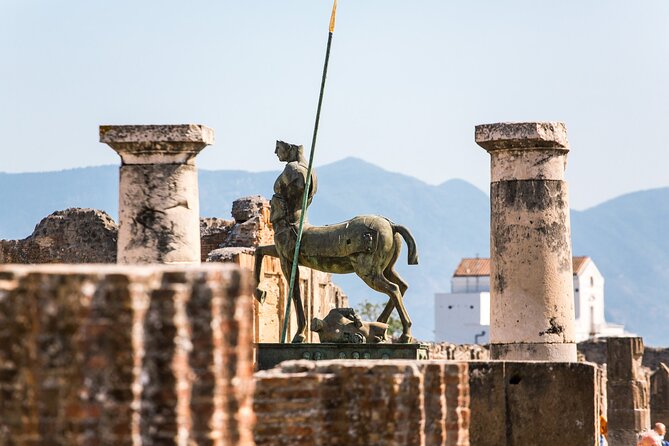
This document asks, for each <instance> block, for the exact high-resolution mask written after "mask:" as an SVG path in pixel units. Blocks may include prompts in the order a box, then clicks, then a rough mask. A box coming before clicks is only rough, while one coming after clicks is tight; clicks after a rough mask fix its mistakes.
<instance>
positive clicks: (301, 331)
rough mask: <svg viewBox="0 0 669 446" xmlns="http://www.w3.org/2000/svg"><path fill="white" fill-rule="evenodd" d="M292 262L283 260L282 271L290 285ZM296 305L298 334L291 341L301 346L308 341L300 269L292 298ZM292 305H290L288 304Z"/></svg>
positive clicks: (296, 272)
mask: <svg viewBox="0 0 669 446" xmlns="http://www.w3.org/2000/svg"><path fill="white" fill-rule="evenodd" d="M292 267H293V265H292V262H290V261H288V260H287V259H281V270H282V271H283V276H284V277H285V278H286V281H287V282H288V283H289V284H290V272H291V270H292ZM290 298H291V299H292V301H293V305H295V316H297V333H295V337H294V338H293V340H292V341H291V342H292V343H293V344H300V343H302V342H304V341H305V340H306V339H307V333H306V332H307V318H306V316H305V315H304V307H303V306H302V296H301V292H300V268H299V267H298V268H297V269H296V270H295V282H294V283H293V295H292V296H290ZM288 305H290V303H288Z"/></svg>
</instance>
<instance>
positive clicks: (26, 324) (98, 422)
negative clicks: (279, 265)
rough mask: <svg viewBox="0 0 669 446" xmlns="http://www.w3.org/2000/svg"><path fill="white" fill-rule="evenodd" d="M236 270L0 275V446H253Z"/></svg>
mask: <svg viewBox="0 0 669 446" xmlns="http://www.w3.org/2000/svg"><path fill="white" fill-rule="evenodd" d="M250 292H251V286H250V282H249V278H248V277H247V275H246V274H244V273H242V272H241V271H240V270H239V269H238V268H236V267H234V266H232V265H225V266H222V265H206V266H200V267H191V268H176V267H166V266H141V267H140V266H132V267H128V266H115V265H114V266H111V265H110V266H100V265H96V266H84V265H78V266H74V265H48V266H30V267H27V266H15V265H11V266H0V392H2V397H1V398H0V444H8V445H9V444H25V445H32V444H35V445H36V444H51V445H92V444H110V445H111V444H114V445H176V444H218V445H223V444H225V445H251V444H253V442H252V438H251V426H252V422H253V413H252V407H251V404H252V403H251V397H252V389H253V379H252V352H251V328H252V327H251V308H250V302H251V298H250V295H249V294H250Z"/></svg>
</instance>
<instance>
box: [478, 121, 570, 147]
mask: <svg viewBox="0 0 669 446" xmlns="http://www.w3.org/2000/svg"><path fill="white" fill-rule="evenodd" d="M475 141H476V144H478V145H479V146H481V147H483V148H484V149H486V150H487V151H488V152H493V151H496V150H523V149H534V150H537V149H539V150H540V149H549V150H550V149H552V150H560V151H565V152H567V151H569V142H568V141H567V127H566V126H565V125H564V123H563V122H557V121H552V122H498V123H495V124H481V125H477V126H476V127H475Z"/></svg>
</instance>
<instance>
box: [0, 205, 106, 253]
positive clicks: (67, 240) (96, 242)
mask: <svg viewBox="0 0 669 446" xmlns="http://www.w3.org/2000/svg"><path fill="white" fill-rule="evenodd" d="M117 239H118V227H117V226H116V223H115V222H114V220H113V219H112V218H111V217H110V216H109V215H108V214H107V213H106V212H104V211H100V210H97V209H83V208H70V209H65V210H63V211H56V212H54V213H52V214H50V215H49V216H47V217H45V218H44V219H42V221H40V222H39V223H38V224H37V226H35V230H34V231H33V233H32V234H31V235H30V236H29V237H27V238H25V239H23V240H0V264H2V263H116V242H117Z"/></svg>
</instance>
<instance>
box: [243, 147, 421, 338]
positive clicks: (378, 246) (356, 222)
mask: <svg viewBox="0 0 669 446" xmlns="http://www.w3.org/2000/svg"><path fill="white" fill-rule="evenodd" d="M302 150H303V149H302V146H295V145H292V144H287V143H284V142H282V141H277V148H276V154H277V156H278V157H279V160H281V161H285V162H287V164H286V167H285V168H284V171H283V172H282V173H281V175H279V177H278V178H277V180H276V182H275V184H274V196H273V197H272V200H271V202H270V204H271V210H270V221H271V222H272V225H273V227H274V245H268V246H259V247H258V248H256V254H255V278H256V283H259V280H260V269H261V267H262V258H263V257H264V256H266V255H268V256H272V257H278V258H279V259H280V261H281V269H282V272H283V274H284V276H285V277H286V278H287V279H289V278H290V272H291V267H292V262H293V256H294V253H295V244H296V242H297V231H298V228H299V220H300V217H301V215H302V199H303V194H304V188H305V186H306V173H307V166H306V162H305V161H304V156H303V153H302ZM316 189H317V180H316V176H315V174H313V173H312V182H311V187H310V189H309V195H308V201H307V204H310V203H311V200H312V198H313V196H314V194H315V193H316ZM402 239H404V241H405V242H406V244H407V246H408V248H409V256H408V263H409V264H411V265H415V264H417V263H418V255H417V252H416V243H415V241H414V239H413V237H412V235H411V233H410V232H409V230H408V229H407V228H405V227H403V226H401V225H397V224H394V223H393V222H391V221H390V220H388V219H387V218H385V217H380V216H377V215H364V216H358V217H355V218H353V219H351V220H348V221H345V222H342V223H339V224H335V225H328V226H311V225H310V224H309V223H308V222H306V221H305V223H304V226H303V232H302V240H301V243H300V250H299V258H298V263H299V264H300V265H303V266H306V267H309V268H313V269H316V270H319V271H324V272H329V273H337V274H347V273H356V274H357V275H358V276H359V277H360V278H361V279H362V280H363V281H364V282H365V283H366V284H367V285H368V286H369V287H371V288H372V289H374V290H376V291H379V292H382V293H384V294H386V295H388V297H389V298H390V300H389V302H388V304H387V305H386V307H385V308H384V310H383V311H382V313H381V315H380V316H379V317H378V319H377V321H378V322H381V323H387V321H388V318H389V317H390V314H391V313H392V310H393V308H397V310H398V313H399V316H400V320H401V321H402V327H403V330H402V336H401V337H400V342H411V340H412V337H411V319H410V318H409V315H408V313H407V311H406V309H405V308H404V303H403V301H402V298H403V296H404V293H405V292H406V290H407V288H408V285H407V284H406V282H404V281H403V280H402V278H401V277H400V276H399V275H398V274H397V272H396V271H395V270H394V268H393V266H394V264H395V262H396V261H397V259H398V257H399V254H400V250H401V247H402ZM297 274H298V277H296V281H295V283H296V284H298V283H299V270H298V272H297ZM256 297H257V298H258V299H259V300H261V301H262V300H264V291H262V290H257V292H256ZM292 300H293V303H294V305H295V311H296V315H297V323H298V327H297V334H296V335H295V337H294V338H293V342H304V340H305V339H306V333H305V332H306V319H305V315H304V307H303V305H302V299H301V296H300V291H299V286H295V287H294V290H293V296H292Z"/></svg>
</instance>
